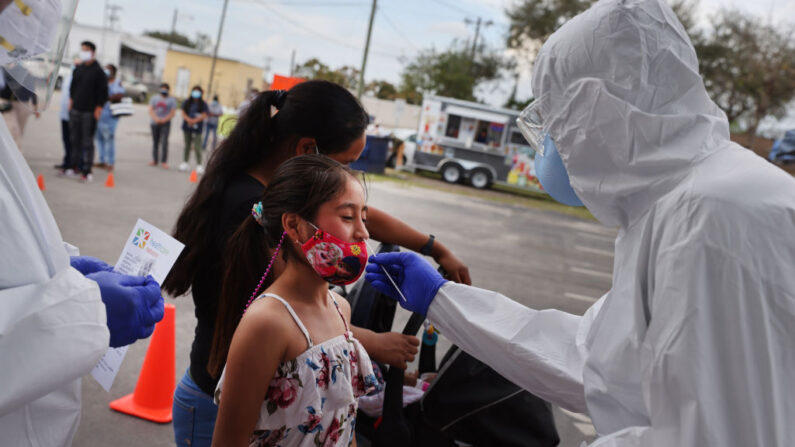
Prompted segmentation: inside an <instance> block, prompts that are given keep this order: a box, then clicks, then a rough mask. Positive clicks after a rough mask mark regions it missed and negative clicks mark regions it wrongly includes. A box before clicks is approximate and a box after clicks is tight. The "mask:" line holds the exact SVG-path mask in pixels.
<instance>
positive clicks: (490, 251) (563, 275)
mask: <svg viewBox="0 0 795 447" xmlns="http://www.w3.org/2000/svg"><path fill="white" fill-rule="evenodd" d="M57 101H58V97H57V96H56V98H55V99H54V104H55V107H54V108H53V107H51V110H48V111H46V112H44V113H43V114H42V116H41V118H40V119H39V120H35V119H33V118H31V120H30V121H29V123H28V128H27V131H26V135H25V137H24V139H23V141H22V144H21V150H22V152H23V153H24V155H25V157H26V158H27V160H28V162H29V163H30V165H31V168H32V169H33V171H34V173H36V174H37V175H38V174H43V175H44V178H45V181H46V191H45V192H44V195H45V197H46V199H47V202H48V203H49V205H50V207H51V209H52V211H53V214H54V215H55V218H56V220H57V222H58V224H59V226H60V229H61V232H62V234H63V238H64V240H66V241H68V242H71V243H72V244H74V245H76V246H78V247H79V248H80V250H81V252H82V253H83V254H86V255H92V256H97V257H99V258H102V259H104V260H105V261H108V262H110V263H113V262H115V261H116V259H117V258H118V256H119V254H120V253H121V249H122V244H123V243H124V241H125V239H126V237H127V236H128V234H129V232H130V231H131V230H132V227H133V225H134V223H135V221H136V219H137V218H139V217H140V218H143V219H145V220H147V221H149V222H150V223H152V224H154V225H156V226H158V227H160V228H161V229H163V230H165V231H170V230H171V229H172V227H173V225H174V222H175V219H176V216H177V214H178V213H179V210H180V209H181V207H182V204H183V203H184V201H185V199H186V198H187V196H188V195H189V194H190V193H191V191H192V190H193V187H194V184H192V183H190V182H189V181H188V174H187V173H184V172H178V171H177V170H176V169H175V167H176V166H177V165H178V164H179V162H180V161H181V157H182V146H183V145H182V135H181V132H180V131H179V123H178V122H175V123H174V125H173V126H172V132H171V138H170V158H169V164H170V165H171V169H169V170H164V169H161V168H153V167H149V166H147V165H146V163H147V162H148V161H149V160H150V158H151V139H150V133H149V125H148V116H147V114H146V110H145V108H144V107H143V106H137V107H136V114H135V115H134V116H132V117H126V118H122V120H121V122H120V123H119V126H118V130H117V135H116V141H117V150H116V159H117V161H116V170H115V172H114V174H115V182H116V187H115V188H112V189H111V188H106V187H105V186H104V183H105V180H106V175H107V174H106V172H105V171H104V170H96V171H95V179H94V182H93V183H89V184H81V183H79V182H78V181H76V180H75V179H67V178H59V177H56V175H55V172H56V171H55V170H54V169H53V164H55V163H57V162H60V160H61V157H62V155H63V147H62V144H61V140H60V123H59V122H58V120H59V117H58V113H57V104H58V103H57ZM175 121H179V120H175ZM369 188H370V190H369V204H370V205H371V206H374V207H377V208H381V209H383V210H385V211H387V212H389V213H391V214H393V215H395V216H397V217H398V218H400V219H403V220H404V221H406V222H408V223H410V224H411V225H412V226H414V227H415V228H418V229H419V230H421V231H423V232H427V233H432V234H434V235H436V237H437V238H438V239H439V240H441V241H443V242H444V243H445V244H446V245H447V246H448V247H450V248H451V249H452V250H453V251H454V252H455V253H456V255H457V256H459V257H460V258H461V259H462V260H463V261H464V262H465V263H467V264H468V266H469V267H470V271H471V274H472V278H473V282H474V285H475V286H478V287H482V288H486V289H493V290H497V291H499V292H501V293H503V294H505V295H507V296H510V297H512V298H514V299H515V300H517V301H519V302H521V303H524V304H526V305H527V306H531V307H534V308H540V309H543V308H557V309H561V310H564V311H567V312H572V313H576V314H582V313H583V312H584V311H585V310H586V309H587V308H588V307H589V306H590V305H591V303H593V302H594V301H595V300H596V299H598V298H599V297H600V296H601V295H602V294H604V293H605V292H606V291H607V290H608V289H609V287H610V282H611V281H610V278H611V272H612V262H613V239H614V238H615V231H614V230H611V229H606V228H604V227H602V226H601V225H599V224H598V223H596V222H592V221H584V220H580V219H577V218H574V217H570V216H564V215H561V214H556V213H553V212H549V211H540V210H535V209H529V208H525V207H519V206H510V205H505V204H499V203H495V202H490V201H486V200H482V199H474V198H471V197H465V196H461V195H457V194H452V193H448V192H440V191H435V190H433V189H427V188H420V187H416V186H404V185H401V184H398V183H393V182H371V183H370V186H369ZM167 299H168V301H169V302H171V303H173V304H175V306H176V310H177V313H176V315H177V317H176V318H177V336H176V350H177V358H176V364H177V368H176V372H175V380H178V379H179V377H181V376H182V374H183V372H184V371H185V368H187V366H188V354H189V351H190V343H191V341H192V339H193V329H194V326H195V318H194V316H193V302H192V300H191V299H190V297H181V298H176V299H174V298H167ZM404 318H405V315H403V314H402V315H401V316H400V318H399V319H398V320H397V321H396V328H402V325H403V321H405V320H404ZM448 345H449V344H448V343H447V342H443V343H442V344H440V347H439V351H438V352H439V354H438V357H437V358H441V354H442V353H443V352H444V350H445V349H446V346H448ZM147 346H148V341H139V342H138V343H135V344H134V345H132V346H131V347H130V349H129V351H128V353H127V357H126V359H125V360H124V363H123V365H122V368H121V371H120V373H119V376H118V377H117V379H116V381H115V383H114V385H113V387H112V388H111V391H110V393H106V392H105V391H104V390H103V389H102V388H100V387H99V385H98V384H97V383H96V382H95V381H94V380H93V378H91V377H90V376H86V377H85V378H84V379H83V415H82V422H81V425H80V428H79V430H78V432H77V435H76V437H75V441H74V445H75V446H114V447H124V446H141V445H147V446H169V445H173V434H172V433H173V432H172V429H171V425H170V424H154V423H150V422H145V421H143V420H139V419H136V418H133V417H129V416H126V415H122V414H119V413H116V412H113V411H111V410H110V409H109V408H108V403H109V402H110V401H111V400H113V399H116V398H118V397H121V396H123V395H125V394H127V393H130V392H132V391H133V389H134V388H135V383H136V380H137V377H138V372H139V370H140V367H141V364H142V362H143V358H144V355H145V353H146V348H147ZM556 419H557V424H558V428H559V431H560V434H561V438H562V442H561V445H562V446H566V447H568V446H579V445H580V443H581V442H582V441H583V440H590V439H593V435H594V433H593V427H592V426H591V425H590V423H589V421H588V419H587V418H586V417H584V416H582V415H572V414H566V413H563V412H560V411H559V410H557V409H556Z"/></svg>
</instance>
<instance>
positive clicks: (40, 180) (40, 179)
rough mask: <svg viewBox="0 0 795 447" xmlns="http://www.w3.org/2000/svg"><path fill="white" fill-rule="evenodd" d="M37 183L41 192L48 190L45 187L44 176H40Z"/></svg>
mask: <svg viewBox="0 0 795 447" xmlns="http://www.w3.org/2000/svg"><path fill="white" fill-rule="evenodd" d="M36 183H38V184H39V189H40V190H42V191H44V190H45V189H47V188H46V187H45V186H44V174H39V178H37V179H36Z"/></svg>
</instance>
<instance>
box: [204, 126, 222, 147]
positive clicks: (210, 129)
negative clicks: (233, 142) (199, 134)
mask: <svg viewBox="0 0 795 447" xmlns="http://www.w3.org/2000/svg"><path fill="white" fill-rule="evenodd" d="M217 128H218V124H210V123H204V142H203V143H202V150H205V149H207V140H209V139H210V133H212V135H213V144H212V146H210V149H215V146H216V145H217V144H218V134H217V133H216V132H215V130H216V129H217Z"/></svg>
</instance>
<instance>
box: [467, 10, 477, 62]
mask: <svg viewBox="0 0 795 447" xmlns="http://www.w3.org/2000/svg"><path fill="white" fill-rule="evenodd" d="M478 36H480V17H478V21H477V22H476V23H475V40H473V41H472V53H471V54H470V55H469V60H471V61H472V64H474V63H475V50H476V49H477V47H478Z"/></svg>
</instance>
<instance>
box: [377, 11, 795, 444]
mask: <svg viewBox="0 0 795 447" xmlns="http://www.w3.org/2000/svg"><path fill="white" fill-rule="evenodd" d="M532 86H533V92H534V93H535V95H536V97H537V98H538V99H537V100H536V101H535V102H534V103H533V104H532V105H531V106H530V107H529V108H528V110H526V111H525V112H523V114H522V115H521V117H520V122H519V124H520V127H521V128H522V129H523V131H524V133H525V135H526V136H527V138H528V140H529V141H530V143H531V144H532V145H534V146H535V147H537V148H538V149H539V152H538V156H537V157H538V159H537V162H536V163H537V167H539V166H538V164H539V163H540V164H541V166H540V168H541V169H539V170H538V175H539V178H540V180H541V182H542V184H543V185H544V187H545V188H546V189H547V190H548V191H549V192H550V194H551V195H552V196H553V197H555V198H557V199H559V200H563V201H565V202H569V203H572V202H576V201H579V200H581V201H582V203H583V204H585V206H586V207H587V208H588V209H589V210H590V211H591V212H592V213H593V214H594V216H596V217H597V218H598V219H599V221H600V222H602V223H603V224H605V225H608V226H617V227H618V228H619V233H618V238H617V239H616V242H615V264H614V268H613V286H612V289H611V290H610V291H609V292H608V293H607V294H606V295H605V296H603V297H602V298H601V299H599V300H598V301H597V302H596V303H595V304H594V305H593V306H592V307H591V308H590V309H588V311H587V312H586V313H585V315H583V316H582V317H580V316H577V315H572V314H568V313H565V312H561V311H558V310H551V309H550V310H540V311H538V310H533V309H529V308H526V307H524V306H522V305H521V304H518V303H516V302H514V301H512V300H510V299H508V298H506V297H504V296H502V295H500V294H498V293H496V292H491V291H487V290H481V289H477V288H474V287H467V286H465V285H460V284H454V283H452V282H446V281H444V280H443V279H442V278H441V277H440V276H439V275H438V274H436V272H435V271H434V270H433V268H431V267H430V265H429V264H428V263H427V262H425V261H424V260H422V259H420V258H419V257H418V256H416V255H413V254H411V253H393V254H384V255H378V256H376V257H375V258H374V259H373V261H374V263H373V262H371V264H370V265H368V272H369V273H368V275H367V278H368V279H369V280H370V281H371V282H372V283H373V284H374V285H375V286H376V287H378V288H379V289H380V290H382V291H384V292H385V293H388V294H391V295H392V296H393V297H395V298H397V294H396V291H395V290H394V288H393V287H392V286H391V285H390V282H389V280H388V279H387V278H386V276H385V275H384V274H383V272H382V270H381V267H382V266H383V267H384V268H386V269H387V270H388V271H390V273H391V274H392V276H394V277H395V279H396V282H397V284H398V286H399V287H400V289H401V291H402V293H403V294H404V295H405V296H406V298H407V300H408V302H403V301H402V300H400V303H401V304H402V305H403V306H404V307H407V308H408V309H410V310H414V311H417V312H420V313H423V314H427V317H428V318H429V319H430V320H431V322H433V323H434V324H435V325H437V326H438V328H439V329H440V330H441V331H442V332H443V333H444V334H445V335H446V336H447V337H448V338H450V339H451V340H452V341H453V342H454V343H456V344H458V345H459V346H460V347H461V348H463V349H464V350H465V351H467V352H469V353H470V354H472V355H474V356H475V357H477V358H479V359H480V360H482V361H484V362H485V363H487V364H488V365H489V366H491V367H492V368H494V369H496V370H497V371H498V372H500V373H501V374H502V375H504V376H505V377H506V378H508V379H510V380H511V381H513V382H515V383H516V384H518V385H520V386H522V387H524V388H525V389H527V390H529V391H531V392H533V393H535V394H537V395H539V396H541V397H543V398H545V399H547V400H549V401H550V402H553V403H555V404H557V405H559V406H561V407H563V408H566V409H569V410H572V411H576V412H582V413H587V414H589V415H590V416H591V418H592V419H593V423H594V426H595V428H596V431H597V433H598V434H599V435H600V437H599V438H598V439H597V440H596V441H595V442H594V443H593V444H592V445H593V446H600V447H602V446H616V447H618V446H622V447H624V446H627V447H629V446H644V447H646V446H653V447H674V446H676V447H697V446H698V447H703V446H721V447H731V446H736V447H749V446H765V447H772V446H781V447H785V446H793V445H795V379H793V372H795V180H793V178H792V177H791V176H789V175H788V174H786V173H785V172H784V171H782V170H780V169H778V168H777V167H775V166H773V165H771V164H770V163H768V162H766V161H765V160H764V159H762V158H760V157H758V156H756V155H755V154H754V153H753V152H751V151H749V150H747V149H744V148H742V147H740V146H738V145H737V144H735V143H733V142H731V141H730V140H729V123H728V122H727V120H726V116H725V115H724V114H723V113H722V112H721V111H720V109H718V107H717V106H716V105H715V104H714V103H713V102H712V101H711V100H710V98H709V97H708V96H707V92H706V91H705V89H704V85H703V81H702V79H701V77H700V76H699V72H698V61H697V59H696V53H695V51H694V49H693V46H692V45H691V43H690V40H689V38H688V36H687V34H686V33H685V30H684V29H683V28H682V26H681V24H680V23H679V21H678V20H677V18H676V16H675V15H674V13H673V12H672V11H671V9H670V8H669V7H668V6H667V5H666V4H665V2H664V0H602V1H599V2H597V3H596V4H594V5H593V6H592V7H591V8H590V9H589V10H587V11H585V12H583V13H582V14H580V15H578V16H577V17H575V18H573V19H572V20H570V21H569V22H568V23H566V24H565V25H564V26H562V27H561V28H560V29H559V30H558V31H557V32H556V33H554V34H553V35H552V36H551V37H550V38H549V40H548V41H547V42H546V43H545V44H544V46H543V47H542V49H541V51H540V53H539V55H538V58H537V60H536V62H535V68H534V73H533V85H532ZM556 160H557V161H556ZM561 162H562V163H561ZM556 163H557V164H558V166H559V167H558V168H555V167H554V165H555V164H556ZM569 179H570V180H569ZM547 186H549V187H547ZM567 188H568V191H567V190H566V189H567ZM506 262H507V260H506Z"/></svg>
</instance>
